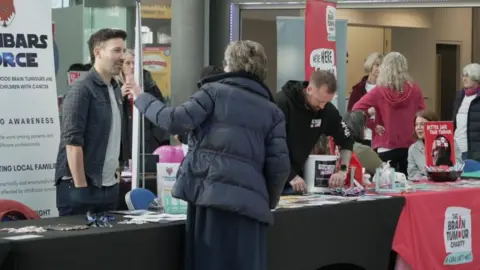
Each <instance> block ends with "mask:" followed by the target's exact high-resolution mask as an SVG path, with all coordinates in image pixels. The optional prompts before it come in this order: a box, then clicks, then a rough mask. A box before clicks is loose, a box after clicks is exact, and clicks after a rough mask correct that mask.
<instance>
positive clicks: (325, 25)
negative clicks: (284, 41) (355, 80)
mask: <svg viewBox="0 0 480 270" xmlns="http://www.w3.org/2000/svg"><path fill="white" fill-rule="evenodd" d="M335 18H336V3H334V2H329V1H324V0H307V5H306V8H305V77H306V79H307V80H308V79H309V78H310V74H312V72H313V71H315V70H328V71H331V72H332V73H334V74H335V76H336V75H337V67H336V64H335V57H336V56H335V55H336V52H335V51H336V45H335Z"/></svg>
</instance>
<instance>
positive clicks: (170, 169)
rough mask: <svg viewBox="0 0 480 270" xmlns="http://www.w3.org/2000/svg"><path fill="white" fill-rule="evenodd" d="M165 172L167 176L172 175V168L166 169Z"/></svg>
mask: <svg viewBox="0 0 480 270" xmlns="http://www.w3.org/2000/svg"><path fill="white" fill-rule="evenodd" d="M166 171H167V173H168V175H172V172H173V168H172V167H167V169H166Z"/></svg>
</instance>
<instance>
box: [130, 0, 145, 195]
mask: <svg viewBox="0 0 480 270" xmlns="http://www.w3.org/2000/svg"><path fill="white" fill-rule="evenodd" d="M142 47H143V46H142V7H141V3H140V0H136V26H135V71H134V77H135V81H136V82H137V83H138V84H139V86H140V88H141V89H142V92H143V57H142V56H143V50H142ZM132 120H133V124H132V126H133V127H132V133H133V134H132V189H135V188H138V184H139V180H140V177H145V176H144V175H145V174H144V173H142V172H141V171H140V168H144V166H141V165H140V164H139V161H140V160H141V159H140V139H141V138H142V136H141V133H142V132H143V128H141V127H142V125H141V121H140V120H141V119H140V112H139V111H138V109H137V108H136V107H135V106H134V108H133V119H132ZM142 163H145V161H144V160H143V162H142ZM142 182H143V183H144V179H143V181H142Z"/></svg>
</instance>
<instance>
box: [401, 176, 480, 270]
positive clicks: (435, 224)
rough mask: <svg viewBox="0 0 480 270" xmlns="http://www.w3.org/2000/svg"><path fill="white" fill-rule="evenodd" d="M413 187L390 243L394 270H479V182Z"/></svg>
mask: <svg viewBox="0 0 480 270" xmlns="http://www.w3.org/2000/svg"><path fill="white" fill-rule="evenodd" d="M412 187H413V188H414V189H415V190H416V191H415V192H412V193H407V194H402V195H403V196H404V197H405V198H406V204H405V207H404V209H403V211H402V214H401V216H400V220H399V222H398V226H397V230H396V233H395V238H394V242H393V249H394V250H395V251H396V252H397V253H398V259H399V264H398V265H397V269H447V268H448V269H458V270H463V269H465V270H472V269H480V256H479V255H478V253H477V250H478V249H479V248H480V233H479V232H477V231H476V229H477V228H480V227H479V224H480V214H479V211H480V181H468V180H458V181H455V182H446V183H432V182H424V183H416V184H412ZM400 266H401V267H400Z"/></svg>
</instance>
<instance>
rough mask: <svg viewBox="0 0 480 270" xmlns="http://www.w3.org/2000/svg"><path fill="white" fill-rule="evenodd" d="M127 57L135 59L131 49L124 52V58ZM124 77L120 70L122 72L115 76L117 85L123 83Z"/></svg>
mask: <svg viewBox="0 0 480 270" xmlns="http://www.w3.org/2000/svg"><path fill="white" fill-rule="evenodd" d="M128 55H131V56H133V57H135V50H133V49H127V50H126V51H125V57H127V56H128ZM124 77H125V75H124V74H123V68H122V71H120V74H118V75H117V76H115V80H116V81H117V83H122V84H123V83H125V78H124Z"/></svg>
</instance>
